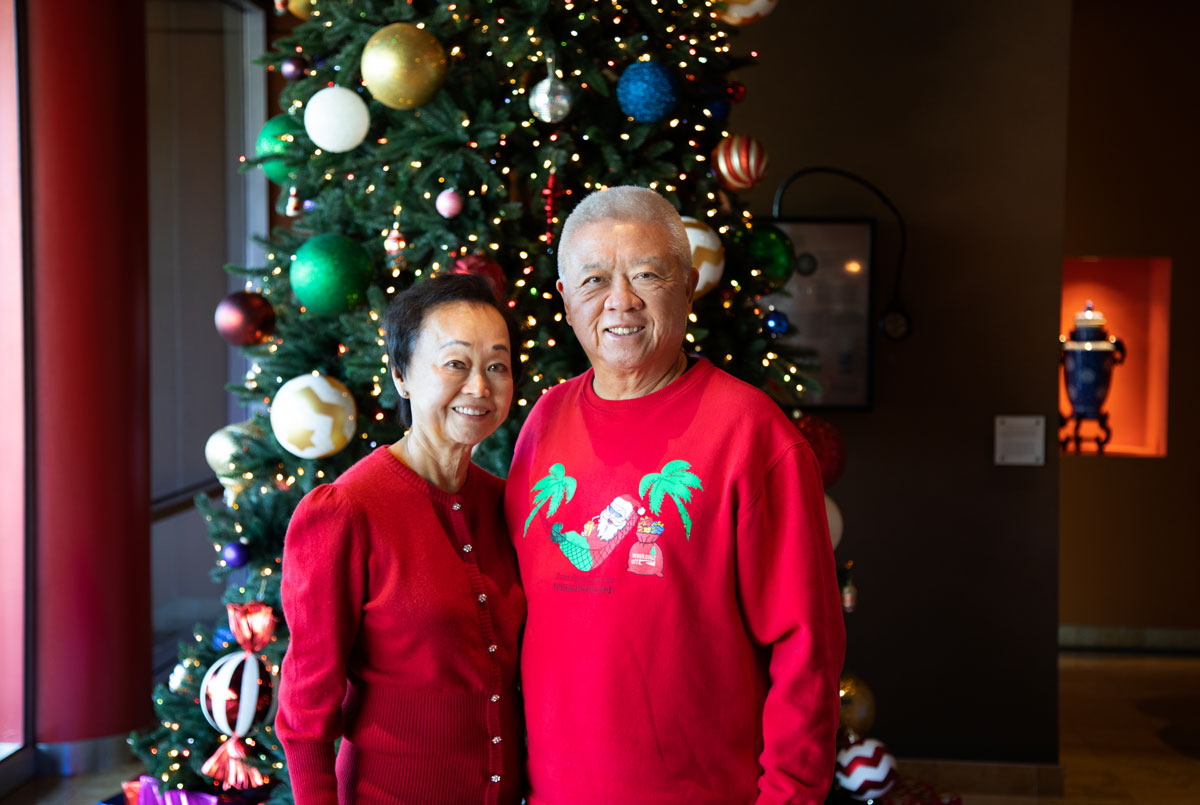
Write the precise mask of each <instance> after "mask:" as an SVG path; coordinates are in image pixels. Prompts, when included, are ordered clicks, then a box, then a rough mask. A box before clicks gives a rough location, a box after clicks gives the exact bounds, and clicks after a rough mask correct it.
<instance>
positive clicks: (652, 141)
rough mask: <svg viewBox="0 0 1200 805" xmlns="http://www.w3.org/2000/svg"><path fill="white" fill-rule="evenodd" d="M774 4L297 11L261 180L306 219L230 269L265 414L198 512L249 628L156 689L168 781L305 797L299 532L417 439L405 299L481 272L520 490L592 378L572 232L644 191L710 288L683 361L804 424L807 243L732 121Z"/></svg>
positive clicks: (494, 444) (214, 457)
mask: <svg viewBox="0 0 1200 805" xmlns="http://www.w3.org/2000/svg"><path fill="white" fill-rule="evenodd" d="M775 2H776V0H741V1H740V2H738V1H737V0H727V2H726V3H709V2H697V0H554V2H551V0H507V1H506V2H491V0H468V1H467V2H454V1H453V0H451V2H433V0H345V1H340V0H337V1H335V0H317V1H315V2H313V1H312V0H290V1H289V2H286V3H285V2H283V0H279V2H277V6H280V7H284V6H286V8H287V9H290V11H291V12H292V13H293V14H296V15H297V16H299V17H301V18H303V19H304V20H305V21H304V22H303V23H302V24H300V25H298V26H297V27H296V28H295V30H294V31H293V32H292V33H291V34H289V35H287V36H284V37H282V38H280V39H278V40H277V41H276V42H274V43H273V48H272V50H271V52H269V53H268V54H266V55H265V56H264V57H263V58H262V59H261V63H262V64H263V66H264V67H265V68H266V69H268V70H274V71H279V73H280V74H281V75H282V76H283V77H284V78H285V79H287V81H288V83H287V84H286V86H285V89H284V90H283V92H282V93H281V94H280V97H279V108H280V110H281V112H280V114H278V115H277V116H275V117H272V118H271V119H270V120H269V121H267V123H266V125H265V126H264V127H263V130H262V133H261V135H260V136H259V139H258V145H257V149H256V153H255V154H253V155H247V157H246V164H245V166H244V168H245V169H250V170H259V169H261V170H263V171H265V172H266V174H267V176H268V177H269V178H270V179H271V180H272V181H273V182H275V183H276V184H278V185H279V186H280V192H279V195H278V204H277V210H278V211H279V212H280V213H281V214H282V215H286V216H287V217H288V218H289V219H290V225H289V226H282V227H277V228H276V229H275V231H273V232H272V233H271V235H270V237H269V238H268V239H265V240H264V241H263V242H264V244H265V245H266V247H267V248H266V259H267V263H266V265H261V266H249V267H227V268H226V270H228V271H232V272H235V273H237V274H238V275H240V276H242V277H244V278H245V281H246V290H245V291H241V292H238V293H236V294H232V295H230V296H229V297H227V298H226V299H224V300H222V301H221V304H220V306H219V307H218V311H217V327H218V330H219V331H220V332H221V334H222V335H223V336H225V337H226V339H227V340H229V341H230V342H231V343H233V344H235V345H237V346H239V347H241V349H242V351H243V353H244V354H245V356H246V357H247V359H248V362H249V366H250V370H249V371H248V373H247V374H246V377H245V380H244V382H243V383H241V384H238V385H234V386H231V387H230V388H229V390H230V392H231V393H233V394H235V395H236V396H237V397H238V398H239V399H240V400H241V401H242V402H244V403H246V404H248V405H251V406H252V407H256V408H257V409H258V410H263V411H266V412H269V413H260V414H258V415H256V416H255V418H253V419H252V420H250V421H248V422H244V423H234V424H231V425H229V426H227V427H225V428H222V429H221V430H220V431H218V432H217V433H216V434H214V435H213V438H212V439H210V441H209V444H208V447H207V449H206V456H207V458H208V459H209V463H210V464H211V465H212V466H213V468H214V471H215V472H216V473H217V475H218V477H219V479H220V480H221V482H222V484H223V485H224V486H225V489H226V494H225V497H224V499H223V500H220V501H214V500H210V499H208V498H207V497H200V498H198V500H197V506H198V507H199V508H200V510H201V511H202V512H203V514H204V516H205V518H206V520H207V521H208V526H209V535H210V537H211V539H212V541H213V544H214V548H215V549H216V551H217V555H218V560H217V567H216V568H215V569H214V570H213V575H214V578H215V579H216V580H218V581H219V582H221V583H223V584H225V585H226V595H225V600H226V602H227V603H228V604H229V605H230V608H231V617H230V619H229V623H230V626H232V627H233V628H232V630H231V628H230V626H226V625H224V620H223V619H222V620H219V621H214V624H213V626H212V627H211V628H205V627H201V626H198V627H197V628H196V630H195V635H194V637H195V640H194V642H189V643H187V644H182V645H181V646H180V661H179V664H178V665H177V666H176V669H175V672H174V673H173V674H172V675H171V679H170V680H169V682H168V683H167V684H165V685H160V686H159V687H158V688H156V690H155V692H154V701H155V705H156V712H157V714H158V716H159V726H158V727H157V728H155V729H153V730H150V731H147V732H143V733H139V734H136V735H134V736H133V737H132V739H131V743H132V745H133V747H134V749H135V751H136V752H137V754H138V755H139V757H140V758H141V759H142V760H143V761H144V762H145V763H146V766H147V770H148V773H149V774H150V775H152V776H153V777H154V778H155V779H156V780H157V781H159V782H158V784H159V785H160V787H161V788H164V789H177V788H186V789H195V790H212V789H213V787H214V786H221V787H234V788H238V789H242V790H244V791H246V792H247V794H249V795H252V796H253V797H254V798H256V799H263V798H264V797H268V798H270V799H271V800H272V801H280V802H286V801H290V799H291V797H290V795H289V793H288V788H287V784H286V781H287V774H286V767H285V761H284V757H283V754H282V751H281V750H280V748H279V743H278V741H277V740H276V739H275V736H274V733H273V730H272V727H271V717H272V716H271V714H272V690H271V685H272V680H273V677H274V675H275V674H277V672H278V670H279V664H280V662H281V660H282V657H283V654H284V651H285V650H286V644H287V627H286V624H285V623H284V622H283V618H282V612H281V611H280V606H279V578H280V569H281V561H282V552H283V541H284V534H285V532H286V529H287V524H288V519H289V517H290V515H291V512H292V511H293V509H294V508H295V506H296V504H297V503H298V502H299V500H300V498H301V497H302V496H303V495H304V494H305V493H306V492H308V491H309V490H311V489H312V488H313V487H314V486H316V485H318V484H321V483H326V482H329V481H331V480H332V479H334V478H336V477H337V475H338V474H339V473H340V472H342V471H343V470H345V469H346V468H347V467H349V466H350V465H351V464H352V463H354V462H355V461H357V460H358V459H360V458H362V457H363V456H364V455H366V453H368V452H369V451H370V450H372V449H373V448H375V447H377V446H378V445H383V444H390V443H392V442H394V441H396V440H397V439H399V438H400V436H401V435H402V430H401V426H400V424H399V422H398V419H397V416H396V413H395V409H396V403H397V399H396V392H395V388H394V387H393V384H392V382H391V379H390V377H389V368H388V365H387V362H388V358H387V355H386V350H385V347H384V339H383V332H382V330H381V329H380V325H381V320H382V316H383V313H384V311H385V310H386V309H387V305H388V300H389V297H390V296H392V295H393V294H395V293H397V292H398V291H401V290H403V289H404V288H405V287H408V286H409V285H410V284H411V283H414V282H420V281H421V280H422V279H423V278H428V277H430V276H434V275H436V274H438V273H440V272H447V271H450V272H466V273H476V274H481V275H483V276H484V277H486V278H487V279H488V280H489V281H490V282H492V284H493V287H494V289H495V291H496V293H497V295H498V296H499V297H501V298H502V299H504V300H506V302H507V304H508V306H509V307H510V308H511V309H512V311H513V313H514V314H515V315H516V316H517V318H518V319H519V320H520V322H521V325H522V342H521V343H520V344H519V345H516V346H517V347H518V350H517V351H518V352H519V358H520V360H521V361H522V362H523V364H524V380H523V382H522V384H521V386H520V387H519V388H518V389H516V390H515V394H514V404H513V409H512V414H511V416H510V419H509V421H508V422H507V423H506V424H505V425H504V426H503V427H502V428H501V429H500V430H499V431H497V432H496V433H495V434H494V435H493V436H492V437H490V438H489V439H488V440H487V441H485V442H484V443H483V444H482V445H480V448H479V449H478V451H477V453H476V456H475V460H476V461H477V462H478V463H480V464H481V465H483V466H484V467H485V468H487V469H489V470H491V471H493V472H496V473H497V474H499V475H504V474H506V469H507V465H508V461H509V456H510V455H511V450H512V447H513V444H514V442H515V438H516V434H517V432H518V430H519V428H520V426H521V422H522V420H523V419H524V417H525V415H526V414H527V413H528V411H529V409H530V408H531V407H532V405H533V403H534V401H535V400H536V399H537V398H538V396H539V395H540V394H541V393H543V392H544V391H545V390H546V389H548V388H549V387H550V386H552V385H554V384H556V383H559V382H561V381H563V380H565V379H566V378H569V377H572V376H574V375H576V374H579V373H580V372H582V371H584V370H585V369H586V368H587V363H586V359H585V357H584V355H583V352H582V350H581V349H579V347H578V346H577V344H576V342H575V339H574V337H573V335H572V333H571V330H570V328H569V327H568V325H567V324H566V322H565V321H564V319H563V315H562V306H561V302H560V300H559V299H558V297H557V294H556V293H555V289H554V283H555V280H556V278H557V268H556V255H555V248H554V247H555V240H556V236H557V233H558V230H559V228H560V226H561V221H562V220H563V219H564V218H565V214H566V213H567V212H569V210H570V208H571V207H572V206H573V205H574V204H575V203H576V202H577V201H578V200H579V199H581V198H582V197H583V196H584V195H586V194H587V193H588V192H590V191H592V190H595V189H599V188H602V187H605V186H612V185H618V184H634V185H642V186H647V187H650V188H653V189H655V190H657V191H658V192H660V193H661V194H662V195H663V196H665V197H666V198H668V199H669V200H670V201H671V202H672V203H673V204H675V206H676V207H677V208H678V209H679V211H680V213H681V214H682V215H684V216H685V223H686V224H687V229H688V235H689V239H690V240H691V242H692V246H693V263H694V265H695V266H696V267H697V268H698V269H699V271H700V286H699V288H698V290H697V298H696V301H695V304H694V312H693V314H692V317H691V323H690V327H689V331H688V334H687V342H688V343H687V344H686V345H685V346H686V347H687V348H688V349H689V350H692V351H694V352H696V353H697V354H701V355H704V356H705V357H707V358H709V359H710V360H712V361H713V362H714V363H715V364H717V365H718V366H721V367H723V368H725V369H727V370H729V371H731V372H733V373H734V374H736V375H738V376H739V377H741V378H742V379H744V380H746V381H748V382H750V383H752V384H754V385H757V386H760V387H764V388H768V389H770V390H771V391H772V393H773V394H775V395H776V397H777V399H779V401H780V402H781V404H783V405H785V406H794V404H795V402H796V397H795V393H796V392H798V391H799V390H801V389H802V387H803V386H804V385H805V384H806V383H808V382H809V380H808V379H807V378H806V377H805V375H804V374H803V372H804V369H805V367H806V366H807V365H808V364H806V363H805V356H803V355H798V354H795V353H793V352H789V351H787V350H786V349H785V348H784V347H782V346H781V345H780V344H779V343H778V342H776V341H775V340H774V338H775V337H776V336H778V335H780V334H782V333H783V332H785V331H786V330H787V329H788V327H789V324H788V322H787V319H786V317H785V316H783V315H782V314H781V313H779V312H778V311H774V310H772V309H771V308H770V307H769V305H766V304H764V303H763V300H762V297H763V296H764V295H765V294H768V293H771V292H773V291H778V289H779V288H780V287H781V286H782V284H783V282H784V281H785V280H786V279H787V277H788V275H789V274H790V272H791V270H792V262H793V259H794V254H793V249H792V245H791V243H790V242H788V240H787V238H786V236H784V235H783V234H782V233H781V232H780V231H779V230H777V229H775V228H773V227H771V226H770V225H769V224H765V223H762V224H757V225H756V224H755V222H754V221H752V220H751V217H750V215H749V213H748V212H746V211H745V210H744V208H743V207H742V206H740V205H739V202H738V200H737V197H736V192H737V191H739V190H745V189H747V188H749V187H750V186H751V185H753V184H754V183H755V182H756V181H758V180H759V179H761V177H762V175H763V172H764V170H765V167H766V154H765V151H764V150H763V148H762V146H761V145H760V144H759V143H758V142H757V141H755V140H753V138H751V137H749V136H746V135H743V134H738V133H735V132H734V131H733V130H732V127H731V124H730V122H728V118H729V117H730V112H731V109H732V106H733V104H735V103H736V102H737V101H739V100H740V99H741V95H742V92H743V91H744V90H743V88H742V87H741V85H740V84H738V83H737V82H735V81H732V80H731V78H730V73H731V72H732V71H734V70H736V69H739V68H742V67H746V66H748V65H749V64H751V62H752V58H751V57H749V56H744V55H737V54H735V52H734V47H733V40H734V37H735V35H736V33H737V27H738V26H739V25H742V24H745V23H747V22H752V21H754V20H755V19H757V18H758V17H760V16H762V15H765V14H766V13H767V12H769V11H770V10H771V9H772V8H773V7H774V5H775ZM216 614H217V613H214V615H216ZM272 614H273V615H274V618H273V619H272V617H271V616H272Z"/></svg>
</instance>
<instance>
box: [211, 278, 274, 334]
mask: <svg viewBox="0 0 1200 805" xmlns="http://www.w3.org/2000/svg"><path fill="white" fill-rule="evenodd" d="M213 322H214V323H215V324H216V325H217V332H218V333H220V334H221V337H222V338H224V339H225V340H226V341H228V342H229V343H230V344H233V345H234V346H235V347H249V346H253V345H255V344H261V343H262V342H263V341H266V340H267V337H268V336H270V335H271V331H272V330H274V329H275V308H273V307H271V303H270V302H268V301H267V300H266V298H264V297H263V295H262V294H258V293H253V292H251V291H237V292H236V293H231V294H230V295H229V296H227V297H225V298H224V299H222V300H221V302H220V304H218V305H217V312H216V313H215V314H214V315H213Z"/></svg>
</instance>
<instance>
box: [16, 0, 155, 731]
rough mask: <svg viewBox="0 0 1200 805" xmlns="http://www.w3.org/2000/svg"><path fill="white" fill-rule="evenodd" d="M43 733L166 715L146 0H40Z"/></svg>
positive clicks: (34, 133)
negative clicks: (154, 510) (155, 520)
mask: <svg viewBox="0 0 1200 805" xmlns="http://www.w3.org/2000/svg"><path fill="white" fill-rule="evenodd" d="M25 5H26V12H25V13H26V16H27V20H28V54H29V57H28V63H29V72H28V92H29V112H30V114H29V131H30V137H29V142H30V151H29V154H28V155H27V156H28V159H29V161H30V173H31V196H32V227H31V232H30V233H29V234H30V235H31V237H32V255H33V278H34V279H33V297H34V349H35V352H36V356H35V366H34V372H35V380H34V382H35V389H36V399H37V410H36V412H34V415H35V418H36V426H35V427H36V430H35V444H34V449H35V451H36V471H35V474H34V480H35V483H36V501H37V502H36V512H35V513H34V516H36V518H37V521H36V522H37V525H36V528H37V540H38V553H37V563H38V567H37V585H38V588H37V603H36V617H37V634H36V640H37V667H38V687H37V714H36V717H37V740H39V741H44V742H51V743H60V742H68V741H77V740H83V739H88V738H96V737H101V736H106V735H113V734H118V733H122V732H126V731H128V730H130V729H131V728H133V727H137V726H140V725H143V724H146V723H149V722H150V720H151V712H150V700H149V695H148V692H149V690H150V647H151V634H150V612H149V601H150V596H149V585H150V572H149V562H150V557H149V470H148V466H149V427H148V422H149V383H148V381H149V370H148V366H149V361H148V337H147V331H148V315H147V313H148V302H147V299H148V284H149V281H148V271H147V268H148V265H147V243H148V238H147V223H146V219H147V206H146V153H145V152H146V106H145V104H146V96H145V81H146V78H145V76H146V66H145V22H144V3H143V2H142V0H111V2H105V3H96V2H83V1H82V0H66V1H65V2H53V3H50V2H27V3H26V4H25Z"/></svg>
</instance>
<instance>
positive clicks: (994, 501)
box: [730, 0, 1070, 762]
mask: <svg viewBox="0 0 1200 805" xmlns="http://www.w3.org/2000/svg"><path fill="white" fill-rule="evenodd" d="M1069 11H1070V10H1069V4H1068V3H1067V2H1065V0H1056V1H1055V2H1045V0H1026V1H1025V2H1007V3H958V2H949V0H947V1H946V2H933V1H932V0H923V1H920V2H909V3H869V4H868V3H861V2H844V1H843V0H806V2H803V3H797V2H790V3H789V2H783V3H780V4H779V7H778V8H777V10H776V11H775V12H774V14H773V15H772V16H771V17H770V18H769V19H767V20H766V21H764V22H759V23H756V24H754V25H751V26H748V27H746V28H745V29H744V34H743V35H742V37H741V38H740V41H739V45H738V47H739V48H740V49H750V48H751V47H753V48H757V49H759V50H760V51H761V57H762V60H761V65H760V66H759V67H756V68H754V69H751V70H747V71H745V72H744V74H743V75H741V76H740V78H741V80H743V81H744V83H745V84H746V86H747V88H748V90H749V92H748V96H747V99H746V100H745V101H744V102H743V103H742V104H741V105H740V106H738V107H736V108H735V112H734V116H733V118H732V120H731V122H730V128H731V130H732V131H735V132H743V133H748V134H752V135H753V136H755V137H758V138H760V139H762V140H763V141H764V142H765V143H766V145H767V148H768V150H769V152H770V155H771V160H772V164H771V169H770V172H769V174H768V176H767V178H766V180H765V181H764V182H763V183H762V184H761V185H760V186H759V187H757V188H756V189H755V190H754V191H752V192H751V193H750V194H749V198H750V200H751V201H752V203H753V207H754V209H755V210H756V211H758V212H759V213H763V214H765V213H767V212H768V211H769V206H770V197H771V194H772V193H773V191H774V188H775V186H776V185H777V184H778V183H779V181H780V180H781V179H783V178H784V177H785V176H786V175H787V174H788V173H790V172H791V171H793V170H795V169H798V168H800V167H803V166H806V165H812V164H827V165H834V166H838V167H841V168H845V169H848V170H851V171H854V172H856V173H858V174H861V175H862V176H864V177H865V178H867V179H869V180H870V181H871V182H873V183H875V184H876V185H878V186H879V187H881V188H882V189H883V190H884V191H885V192H886V193H887V194H888V195H889V196H891V198H892V200H893V201H894V202H895V203H896V205H897V206H898V207H899V208H900V209H901V210H902V212H903V213H904V215H905V218H906V220H907V222H908V226H909V235H910V249H909V258H908V261H907V269H906V276H905V282H904V298H905V301H906V303H907V305H908V308H909V311H910V312H911V314H912V317H913V321H914V328H913V332H912V336H911V337H910V338H909V339H908V340H906V341H902V342H899V343H892V342H887V341H882V340H877V341H876V343H875V357H874V384H875V385H874V388H875V400H874V406H873V408H872V409H871V410H870V411H868V412H836V413H830V414H829V415H828V418H829V419H830V420H831V421H833V422H834V423H835V424H836V425H837V426H838V427H839V428H840V429H841V431H842V433H843V434H844V435H845V438H846V442H847V449H848V464H847V470H846V473H845V475H844V477H843V478H842V479H841V480H840V481H839V482H838V483H837V484H836V485H835V486H833V487H832V488H831V490H830V494H831V496H832V497H833V498H834V499H835V500H836V501H837V502H838V503H839V504H840V506H841V509H842V512H843V514H844V517H845V523H846V527H845V537H844V539H843V541H842V544H841V546H840V548H839V549H838V557H839V559H841V560H845V559H854V560H855V563H856V565H855V567H856V570H858V573H857V576H856V579H857V584H858V588H859V593H860V605H859V611H858V612H856V613H854V614H853V615H851V616H849V617H848V620H847V632H848V638H849V644H848V651H847V668H848V669H849V670H851V671H853V672H855V673H857V674H858V675H860V676H861V677H862V678H864V679H865V680H866V681H867V683H868V684H869V685H870V686H871V687H872V688H873V690H874V692H875V696H876V699H877V710H878V717H877V721H876V726H875V728H874V729H873V730H872V733H873V734H874V735H876V736H877V737H879V738H882V739H883V740H885V741H886V742H888V743H889V744H890V746H891V748H892V750H893V751H894V752H896V753H897V754H899V755H901V756H908V757H940V758H961V759H974V760H997V761H1021V762H1054V761H1055V760H1056V758H1057V695H1056V689H1057V673H1056V627H1057V623H1058V620H1057V600H1058V599H1057V556H1058V544H1057V541H1058V523H1057V513H1058V461H1057V457H1056V455H1055V454H1054V453H1053V452H1052V451H1051V452H1050V455H1049V458H1048V461H1047V464H1046V466H1044V467H996V466H993V463H992V429H993V417H994V416H995V415H997V414H1030V415H1042V416H1045V417H1046V420H1047V424H1048V425H1053V424H1054V423H1055V419H1054V418H1055V415H1056V413H1055V406H1056V403H1057V397H1056V393H1057V387H1056V374H1055V372H1056V367H1057V360H1058V343H1057V334H1058V316H1059V277H1060V266H1061V257H1062V220H1063V175H1064V161H1065V140H1066V111H1067V59H1068V34H1069ZM785 212H788V213H793V214H797V215H799V214H811V215H830V214H833V215H853V214H867V215H872V216H875V217H878V218H879V221H880V231H879V249H878V261H877V269H878V274H877V277H876V279H877V284H876V288H877V290H876V296H877V302H879V303H882V302H885V301H886V297H887V295H888V294H889V293H890V290H891V274H892V270H893V265H894V263H893V261H894V259H895V242H896V239H895V233H896V228H895V225H894V223H892V221H891V220H890V219H889V218H888V214H887V212H886V210H885V209H884V208H883V207H882V206H880V205H879V203H878V202H877V201H875V200H874V198H873V197H872V196H871V195H870V194H868V193H867V192H866V191H864V190H861V189H859V188H857V187H856V186H854V185H852V184H850V183H848V182H844V181H839V180H836V179H817V178H809V179H803V180H801V181H800V182H798V183H797V184H795V185H793V187H792V189H791V190H790V191H789V193H788V198H787V199H785Z"/></svg>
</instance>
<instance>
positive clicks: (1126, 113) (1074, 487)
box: [1060, 0, 1200, 629]
mask: <svg viewBox="0 0 1200 805" xmlns="http://www.w3.org/2000/svg"><path fill="white" fill-rule="evenodd" d="M1074 8H1075V12H1074V21H1073V23H1072V30H1071V88H1070V107H1069V108H1070V116H1069V126H1068V138H1067V154H1068V156H1067V185H1066V193H1067V195H1066V198H1067V203H1066V219H1065V221H1066V223H1065V230H1064V234H1065V238H1064V241H1065V242H1064V249H1065V253H1066V254H1067V255H1103V256H1112V257H1125V256H1131V257H1143V256H1144V257H1169V258H1171V260H1172V272H1171V286H1172V287H1171V297H1172V301H1171V357H1170V379H1169V384H1170V385H1169V392H1168V403H1167V404H1168V419H1167V456H1166V458H1153V459H1151V458H1114V457H1105V458H1103V459H1098V458H1095V457H1089V456H1081V457H1073V456H1072V457H1067V458H1065V459H1064V460H1063V462H1062V475H1061V477H1062V481H1061V496H1060V506H1061V510H1062V528H1061V533H1060V537H1061V542H1062V544H1061V548H1062V552H1061V557H1062V580H1061V608H1062V622H1063V623H1066V624H1079V625H1088V626H1126V627H1137V628H1174V629H1182V628H1186V629H1197V628H1200V610H1198V609H1197V607H1196V606H1195V605H1194V595H1192V594H1191V591H1192V590H1194V588H1195V580H1194V576H1195V569H1196V567H1197V566H1200V540H1197V539H1196V534H1197V533H1200V528H1198V527H1197V525H1196V514H1195V500H1196V492H1195V478H1196V477H1197V472H1196V471H1195V468H1194V467H1192V466H1191V465H1192V464H1193V463H1194V461H1195V459H1194V454H1195V451H1196V448H1197V447H1198V446H1200V427H1198V423H1197V417H1196V413H1195V412H1196V402H1195V401H1196V399H1197V395H1198V394H1200V360H1197V359H1196V357H1195V347H1194V344H1193V343H1192V339H1191V338H1189V336H1190V335H1191V331H1192V322H1191V321H1190V319H1191V318H1192V312H1193V311H1194V309H1195V307H1196V300H1197V299H1198V298H1200V272H1198V270H1197V269H1198V268H1200V235H1198V234H1197V233H1198V232H1200V223H1198V222H1197V216H1198V214H1200V204H1198V203H1197V185H1198V184H1200V159H1198V158H1197V156H1196V149H1197V146H1196V132H1197V131H1198V130H1200V107H1198V105H1197V94H1198V92H1200V67H1198V65H1197V61H1196V56H1195V44H1196V38H1197V35H1198V34H1200V7H1198V6H1197V5H1196V4H1194V3H1179V2H1170V1H1169V0H1157V2H1152V3H1137V4H1132V3H1127V2H1121V1H1120V0H1076V2H1075V4H1074ZM1118 326H1119V325H1118V324H1117V323H1116V322H1114V332H1115V331H1116V328H1117V327H1118ZM1119 371H1120V369H1119V368H1118V369H1117V372H1118V373H1119ZM1113 382H1114V383H1120V382H1121V377H1120V375H1119V374H1116V375H1115V376H1114V380H1113Z"/></svg>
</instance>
